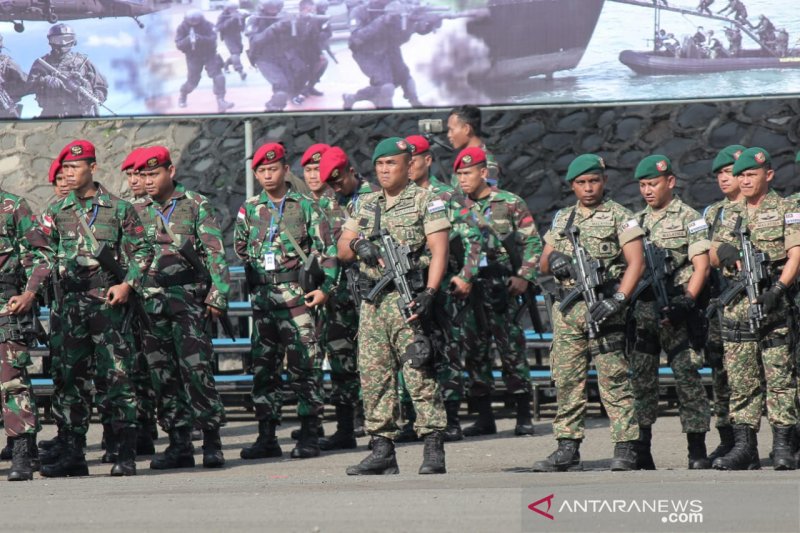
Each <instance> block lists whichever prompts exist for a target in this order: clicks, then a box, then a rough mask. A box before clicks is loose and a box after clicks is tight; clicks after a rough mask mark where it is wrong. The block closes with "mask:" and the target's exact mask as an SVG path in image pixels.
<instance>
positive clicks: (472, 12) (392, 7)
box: [368, 2, 489, 31]
mask: <svg viewBox="0 0 800 533" xmlns="http://www.w3.org/2000/svg"><path fill="white" fill-rule="evenodd" d="M368 11H369V12H370V13H379V14H381V15H399V16H400V29H401V30H402V31H406V30H407V29H408V23H409V21H411V22H417V21H423V20H429V21H431V22H433V23H435V24H441V22H442V20H452V19H459V18H483V17H488V16H489V10H488V9H486V8H484V9H469V10H466V11H451V10H450V9H449V8H447V7H436V6H430V5H426V4H419V5H414V4H413V3H411V2H408V3H406V2H392V3H391V4H389V5H388V6H387V7H386V8H384V9H376V8H370V9H369V10H368Z"/></svg>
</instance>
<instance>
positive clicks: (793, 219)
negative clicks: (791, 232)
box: [783, 213, 800, 224]
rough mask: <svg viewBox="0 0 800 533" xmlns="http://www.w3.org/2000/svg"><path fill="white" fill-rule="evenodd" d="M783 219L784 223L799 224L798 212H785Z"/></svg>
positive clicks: (799, 214)
mask: <svg viewBox="0 0 800 533" xmlns="http://www.w3.org/2000/svg"><path fill="white" fill-rule="evenodd" d="M783 220H784V221H785V222H786V224H800V213H786V214H785V215H784V216H783Z"/></svg>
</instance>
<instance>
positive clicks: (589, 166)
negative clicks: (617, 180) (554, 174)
mask: <svg viewBox="0 0 800 533" xmlns="http://www.w3.org/2000/svg"><path fill="white" fill-rule="evenodd" d="M605 172H606V163H605V161H603V158H602V157H600V156H599V155H594V154H582V155H579V156H578V157H576V158H575V159H573V160H572V163H570V164H569V167H568V168H567V178H566V179H567V181H572V180H574V179H575V178H577V177H578V176H583V175H584V174H605Z"/></svg>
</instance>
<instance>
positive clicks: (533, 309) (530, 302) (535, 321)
mask: <svg viewBox="0 0 800 533" xmlns="http://www.w3.org/2000/svg"><path fill="white" fill-rule="evenodd" d="M501 242H502V243H503V248H505V249H506V252H507V253H508V261H509V263H511V271H512V272H511V275H512V276H514V275H516V273H517V272H519V269H520V268H521V267H522V254H521V253H520V251H519V247H518V246H517V241H516V240H514V233H511V234H509V235H508V236H507V237H506V238H505V239H503V240H502V241H501ZM538 289H539V286H538V285H536V284H534V283H528V286H527V288H526V289H525V292H524V293H523V299H524V302H523V305H522V306H521V307H520V308H519V310H518V311H517V314H516V316H515V317H514V322H519V317H520V315H521V314H522V312H523V311H524V310H525V309H527V310H528V315H529V316H530V318H531V326H533V331H535V332H536V333H538V334H539V335H541V334H542V333H544V332H545V328H544V324H542V318H541V317H540V316H539V306H538V304H537V303H536V293H537V292H539V290H538Z"/></svg>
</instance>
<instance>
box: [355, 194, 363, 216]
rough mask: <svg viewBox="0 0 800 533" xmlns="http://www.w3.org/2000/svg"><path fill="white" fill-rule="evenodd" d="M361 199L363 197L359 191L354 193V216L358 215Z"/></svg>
mask: <svg viewBox="0 0 800 533" xmlns="http://www.w3.org/2000/svg"><path fill="white" fill-rule="evenodd" d="M360 199H361V195H360V194H358V191H356V192H354V193H353V215H355V214H356V213H358V201H359V200H360Z"/></svg>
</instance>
